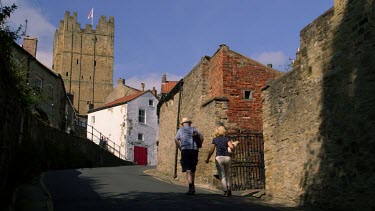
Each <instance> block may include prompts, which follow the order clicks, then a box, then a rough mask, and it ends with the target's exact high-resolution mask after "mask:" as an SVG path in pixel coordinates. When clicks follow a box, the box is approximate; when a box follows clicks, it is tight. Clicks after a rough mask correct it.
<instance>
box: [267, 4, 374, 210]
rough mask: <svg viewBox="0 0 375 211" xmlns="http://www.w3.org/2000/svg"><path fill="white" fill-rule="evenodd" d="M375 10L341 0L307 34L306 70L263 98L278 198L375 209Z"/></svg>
mask: <svg viewBox="0 0 375 211" xmlns="http://www.w3.org/2000/svg"><path fill="white" fill-rule="evenodd" d="M374 6H375V3H374V1H372V0H360V1H346V0H335V5H334V7H333V8H331V9H330V10H328V11H327V12H326V13H324V14H323V15H321V16H320V17H318V18H317V19H316V20H315V21H314V22H312V23H311V24H309V25H308V26H306V27H305V28H304V29H303V30H302V31H301V34H300V36H301V42H300V53H299V58H298V60H299V61H298V63H299V66H298V67H296V68H295V69H294V70H293V71H292V72H290V73H288V74H287V75H285V76H284V77H282V78H281V79H279V80H278V81H276V82H274V83H270V84H269V85H270V87H269V88H267V89H266V90H265V91H264V92H263V130H264V148H265V167H266V192H267V195H268V196H269V197H270V198H273V199H275V200H281V201H283V202H290V203H292V204H296V205H306V204H312V205H315V206H319V207H322V208H325V209H335V210H373V209H374V208H375V203H374V201H373V198H374V197H375V192H374V189H375V183H374V180H373V179H372V178H374V176H375V175H374V172H375V171H374V164H375V163H374V162H375V155H374V153H373V150H374V146H375V144H374V140H375V139H374V138H373V134H374V129H373V128H374V126H375V124H374V123H375V122H374V120H373V117H374V116H375V109H374V106H375V96H374V95H373V93H374V91H375V84H374V83H375V80H374V76H375V73H374V71H372V70H373V67H374V65H375V60H374V56H373V55H375V54H374V53H375V52H374V51H375V48H374V46H375V38H374V29H375V27H374V23H375V21H374V20H375V15H374Z"/></svg>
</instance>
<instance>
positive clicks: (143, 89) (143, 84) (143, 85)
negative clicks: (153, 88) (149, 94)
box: [141, 83, 145, 92]
mask: <svg viewBox="0 0 375 211" xmlns="http://www.w3.org/2000/svg"><path fill="white" fill-rule="evenodd" d="M141 87H142V92H144V91H145V83H141Z"/></svg>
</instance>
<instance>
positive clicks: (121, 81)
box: [117, 78, 125, 86]
mask: <svg viewBox="0 0 375 211" xmlns="http://www.w3.org/2000/svg"><path fill="white" fill-rule="evenodd" d="M120 84H122V85H125V79H123V78H119V79H117V86H119V85H120Z"/></svg>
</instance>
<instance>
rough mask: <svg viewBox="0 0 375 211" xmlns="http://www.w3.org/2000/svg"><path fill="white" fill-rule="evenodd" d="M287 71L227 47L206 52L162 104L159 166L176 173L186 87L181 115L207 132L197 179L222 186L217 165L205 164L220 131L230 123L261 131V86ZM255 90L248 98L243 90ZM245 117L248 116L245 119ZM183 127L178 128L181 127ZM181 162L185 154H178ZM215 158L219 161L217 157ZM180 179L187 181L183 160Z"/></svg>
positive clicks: (204, 132) (231, 125) (238, 127)
mask: <svg viewBox="0 0 375 211" xmlns="http://www.w3.org/2000/svg"><path fill="white" fill-rule="evenodd" d="M280 74H281V73H280V72H278V71H276V70H272V69H270V68H267V67H265V66H264V65H261V64H260V63H258V62H255V61H253V60H251V59H249V58H247V57H245V56H242V55H240V54H238V53H236V52H234V51H231V50H229V48H228V47H227V46H226V45H221V46H220V48H219V49H218V51H217V52H216V53H215V54H214V56H213V57H208V56H205V57H203V58H202V59H201V61H200V62H199V63H198V64H197V66H195V67H194V68H193V70H191V71H190V72H189V74H187V75H186V76H185V77H184V79H183V84H182V83H181V84H182V88H181V89H179V88H178V87H179V85H180V84H178V85H176V86H175V88H174V89H173V90H172V91H171V92H170V93H169V94H168V95H167V96H166V97H165V98H162V99H161V101H160V103H159V105H158V106H159V108H160V110H159V112H158V113H159V152H158V170H160V171H161V172H164V173H166V174H167V175H170V176H174V165H175V144H174V141H173V139H174V137H175V134H176V131H177V128H178V127H179V125H177V120H178V103H179V90H181V107H180V115H179V117H180V119H181V118H183V117H188V118H189V119H191V120H192V121H193V126H194V127H197V128H198V129H199V130H200V131H201V132H202V133H203V135H204V139H205V141H204V143H203V147H202V149H200V154H199V162H198V166H197V177H196V182H197V183H201V184H206V185H209V186H217V185H218V184H217V183H216V182H217V180H216V179H214V177H213V176H212V174H213V173H214V172H215V171H216V167H215V163H214V162H211V163H210V164H208V165H207V164H206V163H204V160H205V158H206V157H207V154H208V151H209V148H210V145H211V142H212V137H211V135H212V134H213V132H214V130H215V129H216V127H217V126H218V125H219V124H224V125H225V126H226V127H228V128H229V129H230V130H235V131H236V132H237V130H240V131H248V130H258V131H259V130H261V125H262V122H261V112H260V109H261V98H260V93H261V87H263V86H265V84H266V81H267V80H269V79H273V78H274V77H277V76H278V75H280ZM244 90H252V91H254V93H257V94H254V99H252V100H244V99H243V94H242V93H243V91H244ZM244 117H245V118H244ZM176 127H177V128H176ZM177 161H179V157H178V158H177ZM212 161H214V159H212ZM177 176H178V177H177V179H182V180H183V181H184V180H185V176H184V175H182V174H181V169H180V164H179V162H178V163H177Z"/></svg>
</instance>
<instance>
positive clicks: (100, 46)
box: [52, 12, 114, 114]
mask: <svg viewBox="0 0 375 211" xmlns="http://www.w3.org/2000/svg"><path fill="white" fill-rule="evenodd" d="M53 47H54V48H53V63H52V69H54V70H56V71H57V72H58V73H60V74H61V75H62V77H63V79H64V83H65V88H66V90H67V92H68V93H71V94H73V95H74V100H73V104H74V106H75V108H76V109H77V111H78V112H79V113H80V114H85V113H87V111H88V110H89V108H96V107H100V106H102V105H103V104H104V101H105V97H107V95H108V94H109V93H110V92H111V91H112V90H113V66H114V56H113V51H114V50H113V49H114V18H113V17H110V18H109V20H108V21H107V20H106V17H105V16H101V17H100V19H99V24H98V25H97V26H96V28H95V30H93V29H92V25H91V24H87V25H86V28H84V29H81V25H80V24H79V23H77V13H76V12H74V13H73V15H72V16H71V15H70V13H69V12H66V13H65V16H64V20H61V21H60V26H59V28H58V29H57V30H56V32H55V39H54V46H53Z"/></svg>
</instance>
